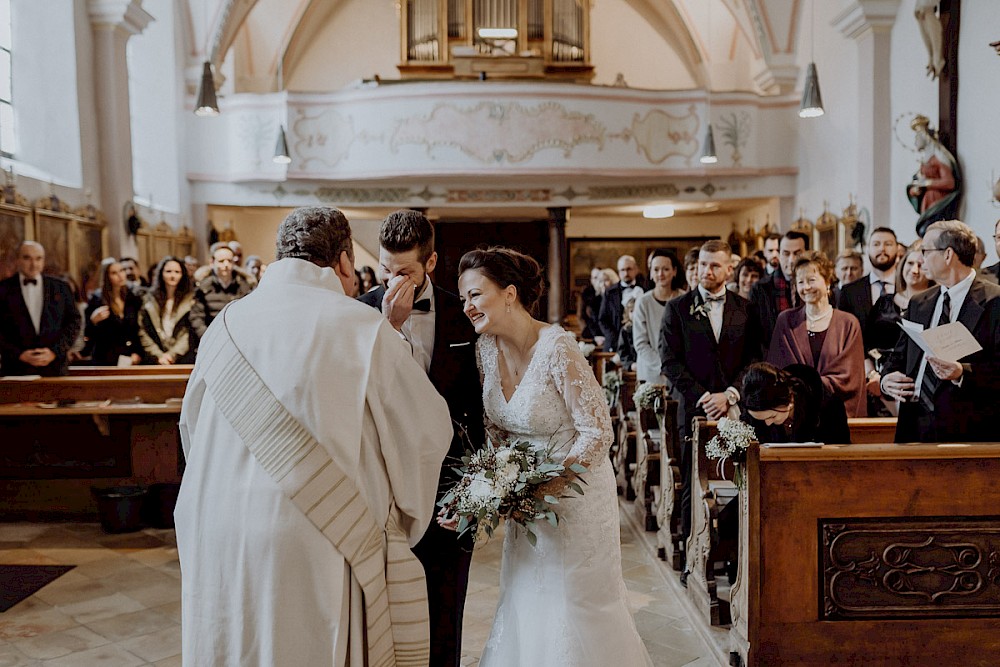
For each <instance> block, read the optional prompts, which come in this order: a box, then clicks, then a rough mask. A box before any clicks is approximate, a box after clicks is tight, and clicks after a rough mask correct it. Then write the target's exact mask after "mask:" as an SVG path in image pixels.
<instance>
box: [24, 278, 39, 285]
mask: <svg viewBox="0 0 1000 667" xmlns="http://www.w3.org/2000/svg"><path fill="white" fill-rule="evenodd" d="M24 284H25V285H37V284H38V279H37V278H25V279H24Z"/></svg>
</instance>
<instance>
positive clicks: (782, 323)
mask: <svg viewBox="0 0 1000 667" xmlns="http://www.w3.org/2000/svg"><path fill="white" fill-rule="evenodd" d="M794 276H795V289H796V292H797V294H798V296H799V301H800V302H801V303H802V304H803V305H801V306H798V307H796V308H791V309H789V310H786V311H783V312H781V313H779V314H778V321H777V322H776V323H775V327H774V336H773V337H772V338H771V345H770V348H769V350H768V353H767V361H768V362H769V363H771V364H774V365H775V366H777V367H778V368H784V367H786V366H789V365H791V364H803V365H806V366H812V367H813V368H815V369H816V371H817V372H818V373H819V376H820V379H821V380H822V384H823V390H824V391H825V392H826V393H827V394H829V395H830V396H832V397H833V398H835V399H836V400H838V401H841V402H843V404H844V409H845V410H846V411H847V416H848V417H865V416H867V415H868V409H867V403H866V399H865V371H864V359H865V349H864V345H863V344H862V340H861V325H860V323H859V322H858V320H857V318H856V317H854V316H853V315H850V314H848V313H845V312H843V311H840V310H836V309H835V308H834V307H833V305H832V304H831V303H830V284H831V282H833V265H832V264H831V263H830V260H828V259H827V258H826V255H824V254H823V253H822V252H816V251H814V252H808V253H806V254H804V255H802V257H800V258H799V260H798V261H797V262H796V263H795V268H794Z"/></svg>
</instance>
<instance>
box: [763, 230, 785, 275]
mask: <svg viewBox="0 0 1000 667" xmlns="http://www.w3.org/2000/svg"><path fill="white" fill-rule="evenodd" d="M780 244H781V234H768V235H767V237H765V238H764V268H765V269H767V275H771V274H772V273H774V272H775V271H777V270H778V267H779V266H780V265H781V259H780V258H781V252H780V251H779V250H778V247H779V246H780Z"/></svg>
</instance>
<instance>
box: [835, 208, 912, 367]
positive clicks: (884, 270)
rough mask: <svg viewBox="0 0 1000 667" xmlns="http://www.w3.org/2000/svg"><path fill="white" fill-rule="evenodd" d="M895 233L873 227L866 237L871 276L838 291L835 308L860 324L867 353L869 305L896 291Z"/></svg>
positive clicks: (869, 342)
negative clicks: (854, 318)
mask: <svg viewBox="0 0 1000 667" xmlns="http://www.w3.org/2000/svg"><path fill="white" fill-rule="evenodd" d="M897 246H898V244H897V242H896V232H894V231H892V230H891V229H889V228H888V227H876V228H875V229H873V230H872V233H871V236H869V237H868V261H869V262H870V263H871V272H870V273H869V274H868V276H867V278H862V279H859V280H855V281H854V282H852V283H849V284H846V285H842V286H841V287H840V299H839V300H838V301H837V303H836V306H837V308H839V309H840V310H843V311H845V312H848V313H850V314H851V315H854V317H856V318H858V321H859V322H861V335H862V336H863V337H864V345H865V349H866V350H870V349H872V342H871V341H869V340H868V335H867V332H866V330H865V325H866V324H867V322H868V312H869V311H870V310H871V309H872V304H874V303H875V302H876V301H878V300H879V297H881V296H882V295H884V294H893V293H894V292H895V291H896V263H897V259H898V257H899V255H898V253H897V252H896V249H897Z"/></svg>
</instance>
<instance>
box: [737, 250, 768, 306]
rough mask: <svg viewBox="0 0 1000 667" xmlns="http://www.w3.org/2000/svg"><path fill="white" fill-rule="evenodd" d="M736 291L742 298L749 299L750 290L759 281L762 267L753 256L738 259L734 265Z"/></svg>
mask: <svg viewBox="0 0 1000 667" xmlns="http://www.w3.org/2000/svg"><path fill="white" fill-rule="evenodd" d="M735 274H736V276H735V277H736V290H735V291H736V293H737V294H739V295H740V296H741V297H743V298H744V299H747V300H749V299H750V290H752V289H753V286H754V285H756V284H757V283H758V282H760V279H761V277H763V274H764V268H763V267H762V266H761V265H760V262H758V261H757V260H756V259H755V258H754V257H747V258H746V259H742V260H740V262H739V264H737V265H736V271H735Z"/></svg>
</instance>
